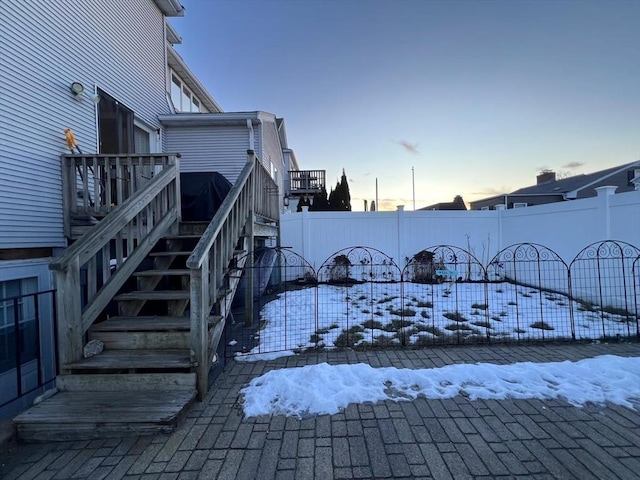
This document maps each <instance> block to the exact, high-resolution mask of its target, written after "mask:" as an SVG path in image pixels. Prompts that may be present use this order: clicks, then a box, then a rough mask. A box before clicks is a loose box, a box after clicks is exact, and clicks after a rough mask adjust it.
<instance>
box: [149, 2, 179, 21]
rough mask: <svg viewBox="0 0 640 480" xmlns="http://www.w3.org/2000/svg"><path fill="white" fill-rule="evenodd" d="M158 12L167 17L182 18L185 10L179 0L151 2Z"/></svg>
mask: <svg viewBox="0 0 640 480" xmlns="http://www.w3.org/2000/svg"><path fill="white" fill-rule="evenodd" d="M153 1H154V2H155V4H156V6H157V7H158V8H159V9H160V11H161V12H162V13H163V14H164V15H165V16H167V17H184V10H185V8H184V7H183V6H182V5H181V4H180V1H179V0H153Z"/></svg>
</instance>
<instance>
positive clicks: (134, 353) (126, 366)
mask: <svg viewBox="0 0 640 480" xmlns="http://www.w3.org/2000/svg"><path fill="white" fill-rule="evenodd" d="M64 367H65V368H66V369H67V370H69V371H83V370H84V371H86V370H161V371H162V370H165V369H167V370H180V369H188V368H190V367H191V359H190V354H189V350H188V349H174V350H105V351H103V352H102V353H101V354H99V355H96V356H94V357H89V358H83V359H81V360H78V361H77V362H73V363H71V364H66V365H65V366H64Z"/></svg>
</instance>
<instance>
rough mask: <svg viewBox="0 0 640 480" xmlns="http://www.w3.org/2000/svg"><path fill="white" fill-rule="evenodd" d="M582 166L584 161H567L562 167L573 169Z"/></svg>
mask: <svg viewBox="0 0 640 480" xmlns="http://www.w3.org/2000/svg"><path fill="white" fill-rule="evenodd" d="M582 166H584V163H582V162H569V163H567V164H566V165H563V166H562V168H568V169H569V170H574V169H576V168H580V167H582Z"/></svg>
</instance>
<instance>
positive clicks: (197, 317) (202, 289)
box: [189, 253, 211, 400]
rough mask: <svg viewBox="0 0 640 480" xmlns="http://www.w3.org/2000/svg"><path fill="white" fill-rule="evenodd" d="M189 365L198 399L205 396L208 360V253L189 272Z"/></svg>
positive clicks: (209, 307)
mask: <svg viewBox="0 0 640 480" xmlns="http://www.w3.org/2000/svg"><path fill="white" fill-rule="evenodd" d="M189 288H190V298H191V306H190V309H191V313H190V317H191V363H192V364H193V365H194V367H195V370H196V378H197V389H198V399H199V400H203V399H204V397H205V395H206V394H207V382H208V374H209V359H208V348H207V341H208V332H207V329H208V320H209V315H210V310H211V306H210V305H209V253H207V254H205V258H204V261H203V262H202V265H201V266H200V268H197V269H192V270H191V285H190V287H189Z"/></svg>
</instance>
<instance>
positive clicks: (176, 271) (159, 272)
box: [133, 268, 191, 277]
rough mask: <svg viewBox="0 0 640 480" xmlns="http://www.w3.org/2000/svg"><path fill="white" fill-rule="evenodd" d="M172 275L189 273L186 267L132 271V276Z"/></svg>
mask: <svg viewBox="0 0 640 480" xmlns="http://www.w3.org/2000/svg"><path fill="white" fill-rule="evenodd" d="M173 275H191V270H189V269H188V268H176V269H163V270H142V271H140V272H134V273H133V276H134V277H155V276H161V277H164V276H173Z"/></svg>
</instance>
